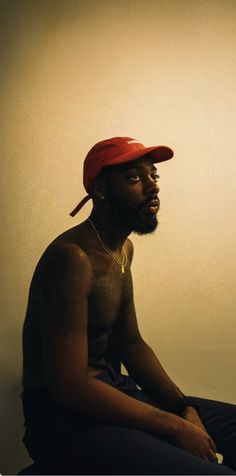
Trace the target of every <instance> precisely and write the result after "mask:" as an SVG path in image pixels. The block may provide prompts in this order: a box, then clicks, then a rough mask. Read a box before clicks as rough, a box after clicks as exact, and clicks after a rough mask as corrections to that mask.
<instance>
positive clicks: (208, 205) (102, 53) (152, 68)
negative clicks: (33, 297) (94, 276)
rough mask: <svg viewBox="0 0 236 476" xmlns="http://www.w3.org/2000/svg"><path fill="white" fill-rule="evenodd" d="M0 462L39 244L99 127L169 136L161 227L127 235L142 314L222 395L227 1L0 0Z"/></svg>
mask: <svg viewBox="0 0 236 476" xmlns="http://www.w3.org/2000/svg"><path fill="white" fill-rule="evenodd" d="M0 5H1V10H2V12H1V18H2V20H1V21H2V35H3V52H2V58H1V85H2V86H3V95H2V107H1V110H4V122H3V124H2V126H1V133H2V139H3V140H2V142H1V143H2V151H1V152H2V153H1V157H2V158H1V168H2V169H3V180H2V185H1V199H2V200H3V204H4V207H3V226H2V238H3V241H2V250H3V254H2V255H3V256H2V261H1V271H2V281H1V291H2V305H1V309H2V317H1V338H2V339H1V345H0V357H1V360H0V366H1V384H0V385H1V410H0V411H1V432H2V437H3V438H2V439H3V441H4V436H5V444H4V445H3V444H1V449H0V452H1V454H0V461H1V466H0V472H2V473H5V474H6V473H8V474H9V473H13V472H15V471H16V470H17V469H19V467H20V466H21V465H23V464H24V463H26V462H27V461H28V460H27V457H26V453H25V451H24V449H23V446H22V445H21V442H20V438H21V435H22V431H23V427H22V414H21V407H20V403H19V399H18V394H19V391H20V372H21V327H22V323H23V318H24V312H25V307H26V301H27V292H28V286H29V282H30V279H31V275H32V272H33V269H34V266H35V264H36V262H37V260H38V258H39V255H40V254H41V252H42V251H43V249H44V248H45V247H46V245H47V244H48V243H49V241H50V240H51V239H52V238H54V236H55V235H56V234H58V233H60V232H61V231H63V230H64V229H66V228H69V227H71V226H73V225H74V224H76V223H78V220H83V219H84V218H85V217H86V216H87V214H88V213H89V211H90V208H91V205H90V204H87V205H86V207H84V209H83V211H81V213H80V215H79V217H78V218H75V219H71V217H69V215H68V213H69V211H70V210H71V209H72V208H73V207H74V206H75V205H76V203H77V200H78V199H79V198H81V197H82V196H83V195H84V191H83V188H82V185H81V171H82V162H83V158H84V155H85V153H86V152H87V150H88V149H89V148H90V147H91V146H92V145H93V144H94V143H95V142H96V141H97V140H100V139H103V138H107V137H110V136H114V135H130V136H132V137H135V138H139V139H140V140H141V141H143V142H145V143H147V144H149V145H153V144H156V143H164V144H165V143H166V144H168V145H170V146H171V147H173V148H174V150H175V159H174V160H173V161H172V162H170V163H167V164H163V165H160V167H159V171H160V174H161V194H160V197H161V203H162V208H161V211H160V227H159V230H158V232H157V233H156V235H154V236H151V237H145V238H142V237H134V243H135V246H136V252H135V259H134V265H133V274H134V281H135V290H136V292H135V296H136V303H137V304H136V305H137V311H138V316H139V322H140V328H141V330H142V332H143V334H144V336H145V337H146V339H147V340H148V341H149V342H150V343H151V345H152V346H153V348H154V349H155V350H156V352H157V353H158V355H159V356H160V358H161V361H162V362H163V363H164V364H165V366H166V368H167V370H168V372H169V373H170V375H171V376H172V377H173V379H174V380H175V381H176V382H177V383H179V385H180V386H181V387H182V388H183V390H184V391H185V392H187V393H193V394H194V393H195V394H198V395H202V396H206V397H210V396H211V397H213V398H219V399H227V400H228V401H231V402H235V403H236V383H235V369H234V367H235V335H236V320H235V304H236V303H235V285H236V278H235V276H236V269H235V227H236V225H235V223H236V220H235V218H236V217H235V205H236V194H235V176H236V165H235V164H236V160H235V150H236V149H235V118H236V117H235V116H236V112H235V111H236V96H235V73H236V61H235V58H236V38H235V21H236V2H235V1H234V0H232V1H230V0H224V1H221V0H219V1H217V0H208V1H207V0H206V1H204V0H196V1H195V0H176V1H175V0H170V1H165V0H156V1H154V0H150V1H145V0H135V1H132V0H123V1H121V0H120V1H117V0H116V1H111V0H109V1H108V0H107V1H102V0H101V1H99V0H98V1H96V0H94V1H91V0H89V1H88V0H87V1H84V2H83V1H76V0H67V1H66V0H59V1H54V0H47V1H46V0H45V1H43V0H39V1H37V0H28V1H27V0H18V1H17V0H15V1H13V0H9V1H5V2H4V1H2V2H1V4H0Z"/></svg>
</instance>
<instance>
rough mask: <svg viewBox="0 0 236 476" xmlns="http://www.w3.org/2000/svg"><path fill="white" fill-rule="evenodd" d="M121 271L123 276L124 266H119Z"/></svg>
mask: <svg viewBox="0 0 236 476" xmlns="http://www.w3.org/2000/svg"><path fill="white" fill-rule="evenodd" d="M121 271H122V273H123V274H124V272H125V267H124V266H121Z"/></svg>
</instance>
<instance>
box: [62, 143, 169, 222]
mask: <svg viewBox="0 0 236 476" xmlns="http://www.w3.org/2000/svg"><path fill="white" fill-rule="evenodd" d="M144 155H147V156H148V157H150V159H151V160H152V161H153V163H157V162H163V161H165V160H169V159H171V158H172V157H173V155H174V152H173V150H172V149H170V147H167V146H165V145H157V146H153V147H145V146H144V145H143V144H141V143H140V142H139V141H138V140H136V139H132V137H112V138H111V139H106V140H102V141H100V142H97V144H95V145H94V146H93V147H92V149H91V150H90V151H89V152H88V154H87V156H86V157H85V160H84V172H83V183H84V188H85V190H86V192H87V193H88V195H86V197H84V198H83V200H81V202H80V203H79V204H78V205H77V206H76V207H75V209H74V210H73V211H72V212H71V213H70V215H71V216H72V217H73V216H75V215H76V213H78V211H79V210H80V209H81V208H82V207H83V206H84V204H85V203H86V202H87V201H88V200H89V199H90V198H92V197H91V195H90V194H91V191H92V183H93V181H94V180H95V178H96V177H97V176H98V175H99V174H100V172H101V171H102V170H103V169H104V167H108V166H112V165H118V164H123V163H125V162H131V161H132V160H136V159H139V158H140V157H143V156H144Z"/></svg>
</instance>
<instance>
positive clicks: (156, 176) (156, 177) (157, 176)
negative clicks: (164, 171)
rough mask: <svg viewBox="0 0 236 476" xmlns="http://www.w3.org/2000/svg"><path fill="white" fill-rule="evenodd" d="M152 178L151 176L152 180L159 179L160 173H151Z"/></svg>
mask: <svg viewBox="0 0 236 476" xmlns="http://www.w3.org/2000/svg"><path fill="white" fill-rule="evenodd" d="M152 178H153V180H156V181H157V180H159V178H160V175H158V174H153V176H152Z"/></svg>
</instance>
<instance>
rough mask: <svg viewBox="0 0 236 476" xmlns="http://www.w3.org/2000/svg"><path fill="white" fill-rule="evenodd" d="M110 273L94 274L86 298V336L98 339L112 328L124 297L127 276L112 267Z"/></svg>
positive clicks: (115, 267)
mask: <svg viewBox="0 0 236 476" xmlns="http://www.w3.org/2000/svg"><path fill="white" fill-rule="evenodd" d="M110 271H112V272H105V273H96V274H95V277H94V283H93V288H92V291H91V293H90V296H89V298H88V335H89V336H90V337H96V336H97V337H98V336H99V335H103V334H106V333H108V332H109V331H110V329H111V328H112V326H113V324H114V322H115V321H116V318H117V316H118V314H119V311H120V309H121V306H122V302H123V300H124V296H125V288H126V281H127V276H125V275H123V274H122V273H121V270H120V268H118V267H117V266H112V270H110Z"/></svg>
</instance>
